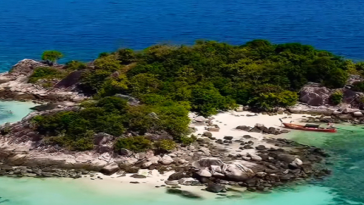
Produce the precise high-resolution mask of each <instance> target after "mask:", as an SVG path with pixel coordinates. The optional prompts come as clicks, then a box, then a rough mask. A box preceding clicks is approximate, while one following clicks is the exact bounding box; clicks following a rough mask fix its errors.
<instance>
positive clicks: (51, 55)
mask: <svg viewBox="0 0 364 205" xmlns="http://www.w3.org/2000/svg"><path fill="white" fill-rule="evenodd" d="M61 58H63V54H62V53H61V52H59V51H55V50H49V51H44V52H43V54H42V60H48V61H50V62H52V63H54V64H56V63H57V60H59V59H61Z"/></svg>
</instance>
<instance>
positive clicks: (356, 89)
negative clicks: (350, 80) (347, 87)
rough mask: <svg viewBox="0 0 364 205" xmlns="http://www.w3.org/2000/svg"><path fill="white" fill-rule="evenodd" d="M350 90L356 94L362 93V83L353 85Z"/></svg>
mask: <svg viewBox="0 0 364 205" xmlns="http://www.w3.org/2000/svg"><path fill="white" fill-rule="evenodd" d="M351 89H352V90H354V91H357V92H364V82H363V81H362V82H356V83H354V84H353V87H352V88H351Z"/></svg>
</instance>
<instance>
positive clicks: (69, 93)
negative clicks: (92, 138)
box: [0, 59, 87, 102]
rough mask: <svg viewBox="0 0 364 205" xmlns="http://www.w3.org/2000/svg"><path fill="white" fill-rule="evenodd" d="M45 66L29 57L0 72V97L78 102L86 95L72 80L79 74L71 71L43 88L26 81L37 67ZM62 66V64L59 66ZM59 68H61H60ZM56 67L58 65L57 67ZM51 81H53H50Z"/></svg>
mask: <svg viewBox="0 0 364 205" xmlns="http://www.w3.org/2000/svg"><path fill="white" fill-rule="evenodd" d="M44 66H47V65H46V64H43V63H41V62H37V61H34V60H30V59H24V60H21V61H19V62H18V63H17V64H16V65H14V66H13V68H12V69H11V70H10V71H9V72H8V73H2V74H0V98H1V99H5V100H20V101H23V100H36V101H46V102H63V101H72V102H80V101H82V100H84V99H86V98H87V97H86V96H84V95H83V94H81V93H79V92H78V90H77V89H76V86H73V85H74V84H75V82H74V81H77V79H78V80H79V78H80V76H81V74H80V73H76V72H77V71H76V72H73V73H71V74H70V75H69V76H68V77H66V78H65V79H63V80H61V82H58V81H59V80H56V81H57V82H58V83H57V82H55V83H56V86H55V87H53V88H44V87H42V86H40V85H37V84H32V83H28V79H29V76H30V75H31V74H32V73H33V70H34V69H35V68H37V67H44ZM61 67H62V66H61ZM61 67H60V68H59V69H62V68H61ZM57 68H58V67H57ZM75 79H76V80H75ZM52 82H53V81H52Z"/></svg>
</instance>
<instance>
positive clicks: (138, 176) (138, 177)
mask: <svg viewBox="0 0 364 205" xmlns="http://www.w3.org/2000/svg"><path fill="white" fill-rule="evenodd" d="M130 177H132V178H136V179H145V178H147V177H146V176H144V175H140V174H133V175H131V176H130Z"/></svg>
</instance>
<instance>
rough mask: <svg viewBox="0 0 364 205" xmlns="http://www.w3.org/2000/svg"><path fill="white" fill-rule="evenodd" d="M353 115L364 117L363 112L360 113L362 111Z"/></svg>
mask: <svg viewBox="0 0 364 205" xmlns="http://www.w3.org/2000/svg"><path fill="white" fill-rule="evenodd" d="M353 115H354V116H355V117H363V113H362V112H360V111H357V112H354V113H353Z"/></svg>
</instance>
